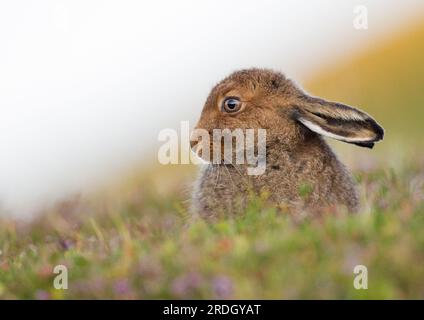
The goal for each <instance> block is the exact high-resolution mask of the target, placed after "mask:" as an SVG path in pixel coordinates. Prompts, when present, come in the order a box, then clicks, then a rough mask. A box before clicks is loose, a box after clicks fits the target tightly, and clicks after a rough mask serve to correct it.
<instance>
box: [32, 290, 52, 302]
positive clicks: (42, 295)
mask: <svg viewBox="0 0 424 320" xmlns="http://www.w3.org/2000/svg"><path fill="white" fill-rule="evenodd" d="M35 299H37V300H50V293H48V292H47V291H45V290H37V292H36V293H35Z"/></svg>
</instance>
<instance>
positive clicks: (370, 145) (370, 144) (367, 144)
mask: <svg viewBox="0 0 424 320" xmlns="http://www.w3.org/2000/svg"><path fill="white" fill-rule="evenodd" d="M353 144H355V145H357V146H359V147H364V148H370V149H372V148H374V144H375V143H374V142H354V143H353Z"/></svg>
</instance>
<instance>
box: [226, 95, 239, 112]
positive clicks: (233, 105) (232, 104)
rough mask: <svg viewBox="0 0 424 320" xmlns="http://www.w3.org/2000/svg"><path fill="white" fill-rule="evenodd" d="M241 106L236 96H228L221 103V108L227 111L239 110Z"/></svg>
mask: <svg viewBox="0 0 424 320" xmlns="http://www.w3.org/2000/svg"><path fill="white" fill-rule="evenodd" d="M240 108H241V101H240V100H239V98H236V97H229V98H226V99H225V100H224V102H223V103H222V110H223V111H225V112H228V113H233V112H237V111H239V110H240Z"/></svg>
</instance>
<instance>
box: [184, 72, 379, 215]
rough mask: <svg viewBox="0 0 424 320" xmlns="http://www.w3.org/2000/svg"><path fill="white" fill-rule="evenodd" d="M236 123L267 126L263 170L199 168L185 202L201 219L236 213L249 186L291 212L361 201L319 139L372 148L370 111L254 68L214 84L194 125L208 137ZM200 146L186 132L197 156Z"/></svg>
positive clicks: (374, 127) (374, 133) (218, 165)
mask: <svg viewBox="0 0 424 320" xmlns="http://www.w3.org/2000/svg"><path fill="white" fill-rule="evenodd" d="M240 128H241V129H248V128H250V129H265V130H266V169H265V171H264V172H263V174H260V175H249V174H248V165H247V164H234V163H226V162H223V161H220V162H210V163H209V164H207V165H205V166H203V168H202V170H201V172H200V175H199V177H198V179H197V182H196V184H195V186H194V191H193V196H192V208H191V209H192V211H193V212H194V213H196V214H198V215H200V216H201V217H204V218H215V217H218V216H220V215H228V214H237V213H239V212H242V211H243V210H244V209H245V207H246V205H247V203H248V199H249V196H250V195H251V194H252V192H253V193H254V194H259V193H266V194H268V199H269V200H270V201H272V203H274V204H275V205H276V206H277V207H283V208H287V209H288V211H289V212H292V213H294V214H300V215H302V214H303V215H307V216H308V215H314V214H316V213H319V212H321V210H323V209H325V208H327V207H332V206H338V205H341V206H345V207H346V208H347V209H348V210H349V212H355V211H357V209H358V205H359V200H358V194H357V191H356V188H355V185H354V183H353V180H352V178H351V175H350V174H349V172H348V170H347V169H346V168H345V166H344V165H343V164H342V163H341V162H340V161H339V160H338V158H337V157H336V155H335V154H334V153H333V151H332V150H331V148H330V147H329V145H328V144H327V143H326V142H325V140H324V139H323V137H329V138H333V139H337V140H340V141H344V142H347V143H351V144H355V145H357V146H361V147H367V148H372V147H373V146H374V143H375V142H377V141H379V140H382V139H383V135H384V130H383V128H382V127H381V126H380V125H379V124H378V123H377V122H376V121H375V120H374V119H373V118H371V117H370V116H369V115H368V114H366V113H364V112H362V111H360V110H358V109H355V108H353V107H350V106H347V105H344V104H341V103H337V102H330V101H326V100H324V99H321V98H317V97H312V96H310V95H308V94H306V93H305V92H304V91H303V90H302V89H300V88H299V87H298V86H296V85H295V84H294V82H293V81H291V80H290V79H288V78H286V77H285V76H284V75H283V74H282V73H279V72H276V71H273V70H267V69H256V68H254V69H246V70H240V71H236V72H234V73H232V74H231V75H230V76H228V77H227V78H225V79H224V80H222V81H221V82H220V83H218V84H217V85H216V86H215V87H214V88H213V89H212V91H211V93H210V94H209V97H208V98H207V100H206V103H205V106H204V108H203V111H202V113H201V117H200V120H199V122H198V124H197V126H196V127H195V129H204V130H205V131H206V132H207V133H208V134H209V135H210V137H211V139H212V132H213V130H215V129H229V130H236V129H240ZM212 140H213V139H212ZM212 144H213V143H210V144H209V145H208V147H210V152H213V150H214V147H213V145H212ZM198 145H199V141H198V139H197V140H196V139H195V138H192V140H191V146H192V149H193V150H194V151H195V152H197V154H198V155H199V156H200V157H202V155H201V153H200V152H199V150H198V148H196V147H198ZM205 160H208V159H205Z"/></svg>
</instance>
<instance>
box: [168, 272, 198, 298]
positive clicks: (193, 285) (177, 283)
mask: <svg viewBox="0 0 424 320" xmlns="http://www.w3.org/2000/svg"><path fill="white" fill-rule="evenodd" d="M201 282H202V278H201V276H200V275H199V274H198V273H195V272H190V273H188V274H185V275H182V276H179V277H177V278H176V279H175V280H174V281H173V282H172V285H171V290H172V293H173V294H175V295H177V296H182V297H184V296H187V295H189V294H190V293H191V292H192V291H193V290H195V289H197V288H199V287H200V285H201Z"/></svg>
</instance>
